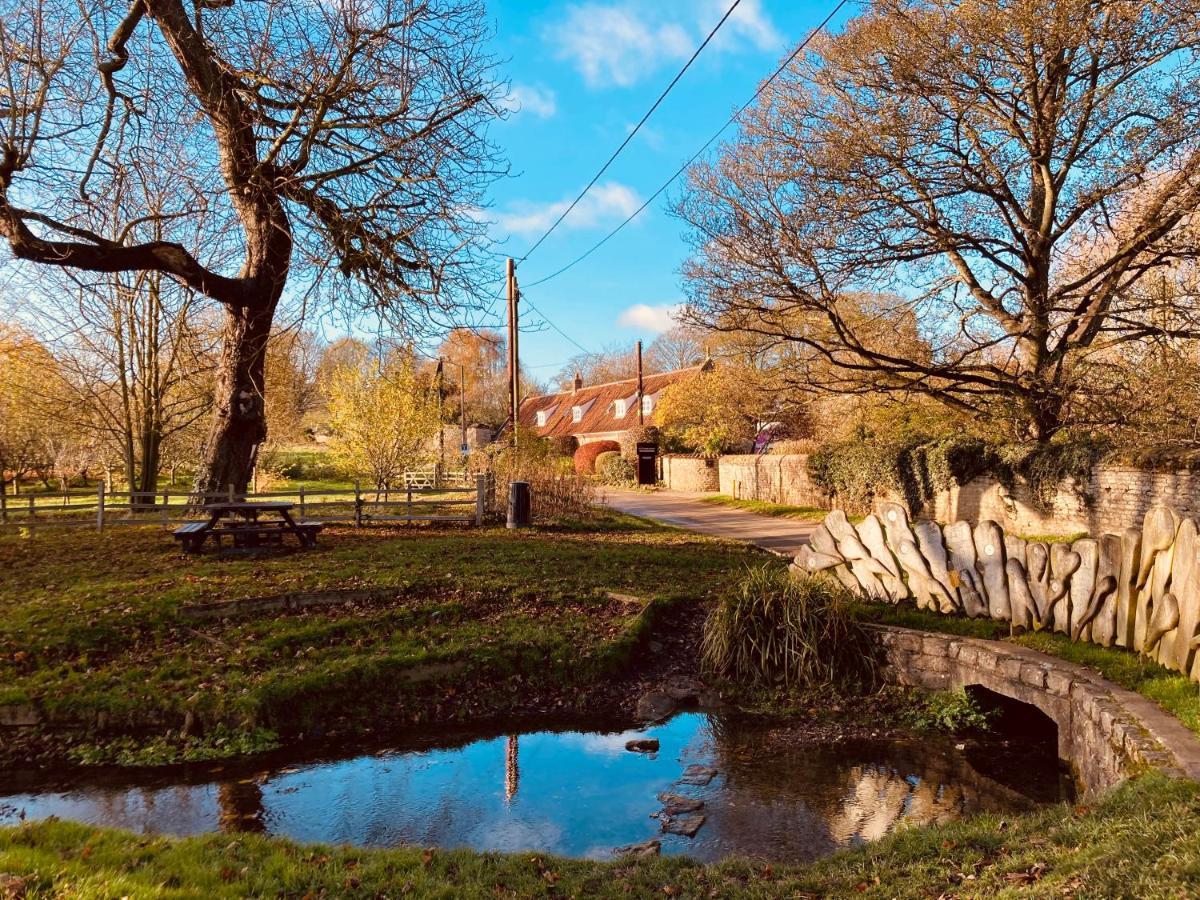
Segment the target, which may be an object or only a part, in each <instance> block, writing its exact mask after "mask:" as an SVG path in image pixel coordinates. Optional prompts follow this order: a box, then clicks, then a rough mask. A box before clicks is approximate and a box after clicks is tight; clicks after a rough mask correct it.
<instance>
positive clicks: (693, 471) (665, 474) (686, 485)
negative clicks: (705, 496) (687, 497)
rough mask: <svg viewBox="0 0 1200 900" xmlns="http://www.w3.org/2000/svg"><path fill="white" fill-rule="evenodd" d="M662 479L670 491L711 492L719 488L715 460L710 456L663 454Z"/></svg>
mask: <svg viewBox="0 0 1200 900" xmlns="http://www.w3.org/2000/svg"><path fill="white" fill-rule="evenodd" d="M662 480H663V484H665V485H666V486H667V488H668V489H669V490H672V491H689V492H713V491H716V490H719V489H720V478H719V475H718V469H717V461H716V460H715V459H712V458H703V457H697V456H676V455H667V456H664V457H663V458H662Z"/></svg>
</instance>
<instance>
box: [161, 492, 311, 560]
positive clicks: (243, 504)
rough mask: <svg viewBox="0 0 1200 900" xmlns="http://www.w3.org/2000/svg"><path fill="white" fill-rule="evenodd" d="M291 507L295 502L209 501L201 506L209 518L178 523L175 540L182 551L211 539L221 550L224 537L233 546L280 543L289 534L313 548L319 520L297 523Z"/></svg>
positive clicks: (190, 550) (196, 548)
mask: <svg viewBox="0 0 1200 900" xmlns="http://www.w3.org/2000/svg"><path fill="white" fill-rule="evenodd" d="M294 508H295V504H294V503H288V502H285V501H278V502H274V501H273V502H255V503H251V502H248V501H245V500H229V501H222V502H220V503H208V504H205V506H204V507H203V509H204V511H205V512H206V513H208V516H209V518H208V521H207V522H189V523H187V524H186V525H180V526H179V527H178V528H176V529H175V540H177V541H179V542H180V543H181V544H183V551H184V552H185V553H198V552H200V550H202V549H203V547H204V544H205V542H207V541H208V540H210V539H211V540H212V541H213V542H214V543H215V544H216V545H217V549H221V547H222V546H223V541H224V539H225V538H226V537H228V538H229V539H230V543H231V545H232V546H233V547H234V548H235V549H251V548H255V547H264V546H282V545H283V538H284V536H285V535H288V534H290V535H294V536H295V538H296V540H297V541H299V542H300V546H301V547H304V548H306V549H307V548H311V547H315V546H316V545H317V534H318V532H320V530H321V527H322V526H321V523H320V522H297V521H296V520H295V519H293V518H292V510H293V509H294ZM264 515H265V516H266V518H263V517H264Z"/></svg>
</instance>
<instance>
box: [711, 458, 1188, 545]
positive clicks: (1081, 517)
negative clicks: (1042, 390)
mask: <svg viewBox="0 0 1200 900" xmlns="http://www.w3.org/2000/svg"><path fill="white" fill-rule="evenodd" d="M720 490H721V493H723V494H729V495H731V496H734V497H737V498H739V499H744V500H766V501H768V502H771V503H789V504H796V505H799V506H815V507H818V508H821V509H831V508H832V507H833V506H834V505H835V504H834V503H833V502H831V498H829V497H828V496H827V495H826V494H824V493H823V492H822V491H821V490H820V488H818V487H817V486H816V485H815V484H813V483H812V481H811V479H810V478H809V477H808V457H807V456H804V455H800V454H797V455H780V456H772V455H770V454H768V455H764V456H723V457H721V461H720ZM883 499H887V500H892V501H896V502H903V498H902V497H896V496H892V497H887V498H883ZM1159 504H1163V505H1166V506H1170V507H1171V508H1173V509H1175V510H1177V511H1178V512H1179V513H1180V514H1181V515H1183V516H1191V517H1197V516H1200V473H1193V472H1147V471H1143V470H1141V469H1133V468H1129V467H1127V466H1115V465H1099V466H1096V467H1095V468H1093V469H1092V473H1091V477H1090V478H1089V479H1088V480H1087V481H1086V482H1085V483H1083V484H1078V483H1076V482H1074V481H1067V482H1064V483H1063V484H1062V485H1061V486H1060V488H1059V490H1058V492H1057V494H1056V495H1055V496H1054V499H1053V501H1052V502H1051V503H1050V505H1049V507H1048V508H1046V509H1043V508H1041V507H1040V506H1039V505H1038V504H1037V503H1035V502H1034V500H1033V496H1032V494H1031V492H1030V490H1029V488H1028V487H1027V486H1026V485H1024V484H1021V483H1018V484H1016V485H1015V486H1014V487H1013V489H1012V491H1009V490H1008V489H1007V488H1005V487H1004V486H1003V485H1002V484H1000V482H999V481H997V480H996V479H995V478H991V477H983V478H976V479H975V480H974V481H971V482H969V483H967V484H965V485H962V486H955V487H952V488H951V489H950V490H947V491H943V492H941V493H940V494H938V496H937V497H936V498H935V500H934V502H933V503H932V504H931V505H930V507H929V508H926V509H924V510H920V511H917V518H932V519H934V520H935V521H938V522H943V523H945V522H957V521H960V520H961V521H967V522H972V523H974V522H979V521H981V520H983V519H991V520H992V521H994V522H996V523H997V524H999V525H1000V527H1002V528H1004V529H1005V530H1006V531H1010V532H1013V533H1016V534H1060V535H1067V534H1076V533H1078V532H1087V533H1090V534H1100V533H1102V532H1105V531H1112V532H1118V531H1120V530H1121V529H1123V528H1127V527H1129V526H1130V525H1137V524H1139V523H1140V522H1141V521H1142V517H1143V516H1145V514H1146V513H1147V512H1148V511H1149V510H1150V509H1151V508H1152V507H1154V506H1156V505H1159ZM910 512H911V511H910Z"/></svg>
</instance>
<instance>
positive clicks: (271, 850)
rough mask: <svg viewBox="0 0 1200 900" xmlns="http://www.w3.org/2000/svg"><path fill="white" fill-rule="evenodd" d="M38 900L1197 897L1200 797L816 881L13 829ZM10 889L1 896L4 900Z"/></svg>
mask: <svg viewBox="0 0 1200 900" xmlns="http://www.w3.org/2000/svg"><path fill="white" fill-rule="evenodd" d="M5 872H7V873H9V875H10V877H18V878H21V879H22V882H23V890H24V896H25V897H26V898H29V900H33V898H43V897H60V896H70V897H74V898H81V900H86V898H108V897H119V896H129V897H136V898H144V897H145V898H160V897H161V898H185V897H205V898H223V897H230V898H232V897H248V896H253V897H260V896H288V897H378V896H393V897H394V896H415V897H423V898H425V897H429V898H438V897H445V898H451V897H485V896H486V897H540V896H587V897H628V896H638V897H650V896H660V897H661V896H668V897H671V896H673V897H729V896H738V897H794V896H795V897H850V896H862V897H868V898H891V897H905V898H907V897H939V896H940V897H1001V898H1003V897H1063V896H1068V897H1079V898H1084V897H1092V898H1108V897H1139V898H1160V897H1161V898H1167V897H1187V896H1195V886H1196V883H1197V879H1200V786H1197V785H1196V784H1194V783H1191V782H1186V781H1175V780H1171V779H1168V778H1165V777H1163V776H1160V775H1146V776H1143V777H1142V778H1140V779H1137V780H1136V781H1134V782H1131V783H1128V784H1126V785H1124V786H1123V787H1121V788H1119V789H1117V790H1116V791H1113V792H1111V793H1109V794H1107V795H1105V796H1104V797H1102V798H1100V799H1099V800H1098V801H1096V802H1095V803H1091V804H1087V805H1078V806H1072V805H1066V804H1063V805H1056V806H1050V807H1046V808H1043V809H1041V810H1039V811H1036V812H1033V813H1029V814H1024V815H1016V816H1008V817H1004V818H1001V817H999V816H996V815H982V816H978V817H974V818H971V819H968V820H965V821H961V822H955V823H953V824H948V825H941V826H935V827H928V828H907V829H901V830H899V831H897V832H895V833H894V834H892V835H889V836H888V837H885V838H884V839H883V840H881V841H878V842H877V843H874V844H871V845H869V846H867V847H865V848H863V849H859V850H853V851H848V852H844V853H841V854H838V855H835V856H833V857H830V858H829V859H826V860H823V861H820V862H818V863H815V864H812V865H807V866H788V865H766V864H764V863H762V862H754V861H749V860H733V861H727V862H724V863H719V864H715V865H701V864H697V863H693V862H690V861H688V860H685V859H680V858H678V857H672V858H656V859H649V860H641V861H637V862H615V863H600V862H588V861H584V860H567V859H560V858H556V857H548V856H543V855H541V854H537V853H520V854H493V853H472V852H469V851H444V850H423V849H420V848H413V849H397V850H361V849H354V848H349V847H328V846H315V845H310V846H304V845H298V844H295V843H292V842H290V841H285V840H277V839H270V838H263V837H259V836H253V835H230V834H213V835H208V836H204V837H196V838H186V839H172V838H164V837H142V836H137V835H132V834H129V833H126V832H120V831H111V830H104V829H97V828H91V827H88V826H84V825H79V824H74V823H69V822H62V821H55V820H51V821H44V822H36V823H26V824H24V825H21V826H18V827H15V828H8V829H0V873H5ZM3 877H4V876H3V875H0V886H2V885H3V883H4V882H3Z"/></svg>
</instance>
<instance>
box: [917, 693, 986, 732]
mask: <svg viewBox="0 0 1200 900" xmlns="http://www.w3.org/2000/svg"><path fill="white" fill-rule="evenodd" d="M908 720H909V724H911V725H912V726H913V727H914V728H917V729H920V730H921V731H949V732H951V733H953V732H958V731H984V730H986V729H987V727H988V714H987V713H986V712H984V711H983V710H982V709H980V708H979V704H978V703H976V702H975V699H974V698H973V697H972V696H971V695H970V694H968V693H967V692H966V691H964V690H963V689H962V688H959V689H958V690H957V691H937V692H936V693H933V694H929V695H928V696H926V697H923V698H922V700H921V705H920V706H919V707H918V708H917V709H914V710H913V711H912V712H911V713H910V714H909V716H908Z"/></svg>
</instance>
